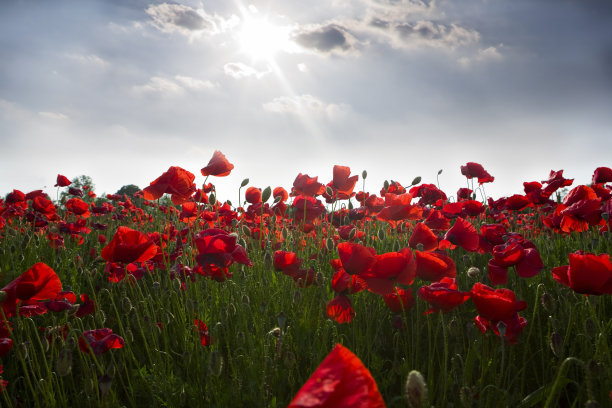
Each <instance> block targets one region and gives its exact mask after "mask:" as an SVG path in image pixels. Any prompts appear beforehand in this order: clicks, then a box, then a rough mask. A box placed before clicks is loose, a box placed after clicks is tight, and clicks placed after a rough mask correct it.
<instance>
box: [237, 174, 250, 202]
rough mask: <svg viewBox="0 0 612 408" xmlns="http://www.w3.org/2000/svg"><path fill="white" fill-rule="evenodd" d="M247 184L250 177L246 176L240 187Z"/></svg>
mask: <svg viewBox="0 0 612 408" xmlns="http://www.w3.org/2000/svg"><path fill="white" fill-rule="evenodd" d="M247 184H249V179H248V178H245V179H244V180H242V183H240V187H244V186H246V185H247ZM239 204H240V203H239Z"/></svg>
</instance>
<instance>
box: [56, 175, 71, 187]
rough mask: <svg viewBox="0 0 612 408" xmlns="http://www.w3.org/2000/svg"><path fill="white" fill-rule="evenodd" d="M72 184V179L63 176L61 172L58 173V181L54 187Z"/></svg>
mask: <svg viewBox="0 0 612 408" xmlns="http://www.w3.org/2000/svg"><path fill="white" fill-rule="evenodd" d="M70 184H72V182H71V181H70V180H68V178H67V177H66V176H62V175H61V174H58V175H57V181H56V183H55V186H54V187H66V186H69V185H70Z"/></svg>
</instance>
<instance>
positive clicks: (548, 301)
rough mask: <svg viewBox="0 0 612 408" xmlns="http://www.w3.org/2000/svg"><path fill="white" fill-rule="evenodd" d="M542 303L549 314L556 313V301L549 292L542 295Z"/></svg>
mask: <svg viewBox="0 0 612 408" xmlns="http://www.w3.org/2000/svg"><path fill="white" fill-rule="evenodd" d="M540 301H541V302H542V307H543V308H544V309H545V310H546V311H547V312H548V313H552V312H554V311H555V305H556V303H555V299H554V298H553V297H552V295H551V294H550V293H548V292H544V293H542V297H541V298H540Z"/></svg>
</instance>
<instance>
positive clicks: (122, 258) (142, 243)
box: [101, 226, 158, 263]
mask: <svg viewBox="0 0 612 408" xmlns="http://www.w3.org/2000/svg"><path fill="white" fill-rule="evenodd" d="M157 250H158V246H157V245H155V243H154V242H153V241H152V240H151V238H149V237H148V236H146V235H145V234H143V233H142V232H140V231H137V230H133V229H130V228H128V227H123V226H121V227H119V228H117V232H115V235H113V239H112V240H111V242H109V244H108V245H107V246H105V247H104V248H103V249H102V253H101V255H102V258H104V259H105V260H106V261H108V262H123V263H132V262H144V261H148V260H149V259H151V258H153V257H154V256H155V255H156V254H157Z"/></svg>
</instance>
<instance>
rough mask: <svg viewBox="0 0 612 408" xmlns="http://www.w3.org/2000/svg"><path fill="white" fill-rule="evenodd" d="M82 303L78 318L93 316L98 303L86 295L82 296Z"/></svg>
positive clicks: (77, 314) (77, 313)
mask: <svg viewBox="0 0 612 408" xmlns="http://www.w3.org/2000/svg"><path fill="white" fill-rule="evenodd" d="M81 302H83V303H81V304H80V305H79V308H78V310H77V311H76V313H75V316H76V317H83V316H87V315H89V314H92V313H93V312H95V311H96V303H95V302H94V301H93V300H91V299H90V298H89V296H87V295H86V294H81Z"/></svg>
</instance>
